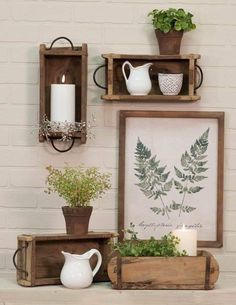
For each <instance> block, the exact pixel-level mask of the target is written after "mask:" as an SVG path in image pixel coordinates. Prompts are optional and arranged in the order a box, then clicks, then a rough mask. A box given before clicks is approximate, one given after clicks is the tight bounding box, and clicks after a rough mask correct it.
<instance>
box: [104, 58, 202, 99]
mask: <svg viewBox="0 0 236 305" xmlns="http://www.w3.org/2000/svg"><path fill="white" fill-rule="evenodd" d="M102 57H103V58H104V59H105V62H106V72H105V77H106V80H107V90H106V93H105V94H104V95H102V96H101V98H102V99H103V100H106V101H135V102H173V101H175V102H195V101H197V100H199V99H200V96H199V95H197V94H196V93H195V90H194V87H195V81H196V80H195V79H196V78H195V74H196V64H197V60H198V59H200V57H201V56H200V55H199V54H187V55H128V54H113V53H111V54H102ZM126 60H128V61H130V63H131V64H132V65H133V66H134V67H137V66H141V65H144V64H146V63H148V62H152V63H153V65H152V66H151V67H150V69H149V75H150V78H151V82H152V89H151V92H150V93H149V94H148V95H143V96H141V95H140V96H138V95H135V96H133V95H129V93H128V91H127V88H126V83H125V79H124V77H123V74H122V65H123V63H124V62H125V61H126ZM158 73H183V85H182V88H181V91H180V93H179V95H177V96H167V95H163V94H162V92H161V91H160V88H159V85H158Z"/></svg>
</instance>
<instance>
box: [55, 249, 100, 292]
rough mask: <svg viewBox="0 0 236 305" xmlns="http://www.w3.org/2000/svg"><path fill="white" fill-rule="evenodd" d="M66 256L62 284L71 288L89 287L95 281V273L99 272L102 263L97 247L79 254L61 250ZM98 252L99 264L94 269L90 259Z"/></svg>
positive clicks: (61, 277) (62, 271)
mask: <svg viewBox="0 0 236 305" xmlns="http://www.w3.org/2000/svg"><path fill="white" fill-rule="evenodd" d="M61 253H62V254H63V255H64V257H65V264H64V266H63V268H62V270H61V276H60V279H61V282H62V284H63V285H64V286H65V287H67V288H71V289H80V288H86V287H89V286H90V285H91V283H92V281H93V277H94V275H95V274H96V273H97V272H98V270H99V268H100V266H101V264H102V256H101V254H100V252H99V251H98V250H96V249H91V250H89V251H88V252H86V253H84V254H82V255H78V254H70V253H68V252H64V251H61ZM94 254H96V255H97V257H98V261H97V265H96V267H95V268H94V270H93V271H92V269H91V267H90V263H89V259H90V258H91V257H92V256H93V255H94Z"/></svg>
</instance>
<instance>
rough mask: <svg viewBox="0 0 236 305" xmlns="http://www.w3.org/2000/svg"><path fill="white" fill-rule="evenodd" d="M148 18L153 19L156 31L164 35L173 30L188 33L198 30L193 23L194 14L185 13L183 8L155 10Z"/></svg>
mask: <svg viewBox="0 0 236 305" xmlns="http://www.w3.org/2000/svg"><path fill="white" fill-rule="evenodd" d="M148 16H150V17H152V25H153V27H154V29H157V30H160V31H161V32H163V33H168V32H170V31H171V30H175V31H184V32H187V31H191V30H194V29H195V28H196V25H195V24H194V23H193V22H192V17H193V14H191V13H190V12H185V10H184V9H182V8H179V9H175V8H169V9H167V10H158V9H154V10H153V11H151V12H150V13H149V14H148Z"/></svg>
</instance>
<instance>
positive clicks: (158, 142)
mask: <svg viewBox="0 0 236 305" xmlns="http://www.w3.org/2000/svg"><path fill="white" fill-rule="evenodd" d="M119 131H120V132H119V181H118V184H119V185H118V188H119V193H118V202H119V204H118V231H119V240H120V241H121V240H123V239H124V237H125V238H128V237H127V236H125V233H124V229H127V228H128V227H129V224H130V222H132V223H134V225H135V231H137V232H138V238H140V239H148V238H149V237H151V236H154V237H155V238H160V237H161V236H162V235H164V234H163V233H168V232H170V231H172V229H175V228H176V227H179V226H180V225H182V224H183V223H185V225H187V227H189V228H196V229H197V230H198V236H199V240H198V247H221V246H222V245H223V173H224V112H198V111H142V110H141V111H136V110H121V111H120V122H119ZM145 162H146V163H145ZM172 163H173V164H172ZM154 173H155V174H154ZM162 197H165V200H166V205H165V204H164V203H163V202H162V203H161V201H163V199H162ZM160 198H161V199H162V200H160ZM158 200H159V201H158ZM153 205H155V206H154V207H153ZM170 215H171V217H170ZM154 216H155V217H154ZM167 216H168V217H167ZM171 218H172V219H171ZM142 219H145V220H144V221H143V222H142V221H141V220H142ZM163 219H164V220H163ZM139 234H141V236H140V235H139ZM160 234H161V235H160Z"/></svg>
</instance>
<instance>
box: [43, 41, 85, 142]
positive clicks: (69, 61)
mask: <svg viewBox="0 0 236 305" xmlns="http://www.w3.org/2000/svg"><path fill="white" fill-rule="evenodd" d="M39 53H40V116H39V117H40V122H42V121H43V118H44V116H45V115H46V116H47V118H48V119H49V120H50V95H51V84H55V83H57V78H58V77H59V76H60V75H62V74H63V73H66V72H69V74H70V76H71V79H72V80H73V83H74V84H75V120H76V122H86V108H87V56H88V51H87V44H85V43H84V44H82V46H81V47H77V46H75V47H74V49H73V50H72V48H68V47H60V48H54V47H53V48H52V49H49V48H47V47H46V45H45V44H41V45H40V51H39ZM50 137H52V138H54V139H57V138H60V137H61V134H60V133H52V134H51V135H50ZM73 137H74V138H78V139H80V141H81V143H85V142H86V135H85V134H84V133H81V132H77V133H75V134H74V135H73ZM39 141H40V142H44V141H45V137H43V136H39Z"/></svg>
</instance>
